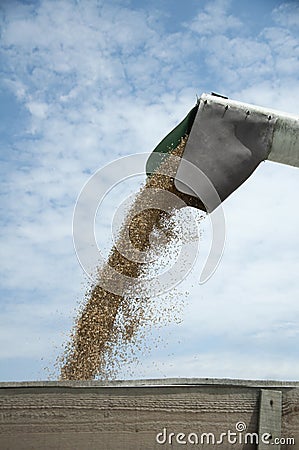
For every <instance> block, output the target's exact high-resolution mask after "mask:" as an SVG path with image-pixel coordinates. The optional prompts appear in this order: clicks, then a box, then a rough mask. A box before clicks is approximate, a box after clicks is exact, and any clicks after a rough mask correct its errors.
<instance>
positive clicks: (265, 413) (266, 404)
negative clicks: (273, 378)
mask: <svg viewBox="0 0 299 450" xmlns="http://www.w3.org/2000/svg"><path fill="white" fill-rule="evenodd" d="M281 416H282V392H281V391H275V390H268V389H262V390H261V400H260V417H259V445H258V450H267V449H269V445H271V448H273V449H276V450H280V443H277V444H276V442H277V441H276V439H278V440H280V438H281Z"/></svg>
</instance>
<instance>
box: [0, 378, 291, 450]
mask: <svg viewBox="0 0 299 450" xmlns="http://www.w3.org/2000/svg"><path fill="white" fill-rule="evenodd" d="M261 389H267V391H269V390H270V391H272V390H273V391H277V389H279V390H280V391H281V392H282V398H283V401H282V430H281V433H282V436H284V437H294V438H296V437H297V442H298V443H299V413H298V411H299V383H296V382H293V383H292V382H289V383H283V382H267V381H265V382H262V381H257V382H255V381H246V380H213V379H164V380H140V381H116V382H99V381H92V382H35V383H0V448H1V450H25V449H26V450H30V449H32V450H39V449H43V450H52V449H53V450H54V449H55V450H57V449H61V450H83V449H91V450H99V449H103V450H109V449H111V450H118V449H122V450H123V449H129V450H134V449H138V450H139V449H142V450H143V449H145V450H146V449H149V450H151V449H159V448H163V447H164V448H173V449H179V448H182V447H183V448H194V447H195V448H198V449H208V448H210V447H211V448H217V447H218V448H223V449H228V448H235V449H238V450H240V449H245V450H249V449H256V448H257V446H256V444H255V443H254V442H253V443H251V442H250V441H249V442H247V443H245V434H246V433H248V434H249V437H251V435H253V434H256V433H258V426H259V410H260V391H261ZM238 430H239V431H238ZM242 430H243V431H242ZM223 433H226V436H223V435H222V434H223ZM229 433H230V439H231V440H234V439H235V437H236V438H237V439H239V441H240V440H241V441H240V442H239V441H238V443H235V444H230V443H229V442H228V434H229ZM213 436H214V439H215V443H214V444H213V442H212V437H213ZM221 436H222V437H221ZM196 439H197V440H198V443H197V442H196ZM208 439H209V440H210V441H209V443H208ZM221 439H222V441H223V442H222V444H220V443H218V444H217V441H218V442H220V440H221ZM201 440H202V443H201ZM184 442H186V443H184ZM271 447H272V448H273V447H274V446H271ZM271 447H269V448H271ZM283 448H287V449H288V448H290V449H291V448H296V446H293V445H289V446H283ZM298 448H299V444H298Z"/></svg>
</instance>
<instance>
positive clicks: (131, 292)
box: [60, 137, 197, 380]
mask: <svg viewBox="0 0 299 450" xmlns="http://www.w3.org/2000/svg"><path fill="white" fill-rule="evenodd" d="M186 141H187V137H185V138H184V139H182V140H181V143H180V144H179V145H178V146H177V147H176V149H174V150H173V151H172V154H173V155H174V156H177V157H181V156H182V154H183V151H184V148H185V145H186ZM175 161H176V162H175V163H174V161H173V160H171V163H170V162H169V159H168V158H166V159H165V161H164V162H163V163H162V165H163V172H164V173H165V170H166V171H167V174H170V175H162V174H161V173H158V172H156V173H153V174H152V175H151V176H150V177H148V178H147V180H146V182H145V185H144V186H143V187H142V188H141V190H140V191H139V193H138V194H137V196H136V199H135V202H134V207H136V206H137V207H138V208H139V211H141V212H140V213H139V214H137V215H134V214H133V213H132V211H129V212H128V215H127V217H126V219H125V221H124V224H123V226H122V228H121V230H120V232H119V236H118V241H117V245H116V246H114V247H113V248H112V250H111V251H110V254H109V256H108V260H107V262H106V265H105V266H104V267H101V268H99V269H98V273H97V277H98V280H99V281H100V280H105V282H107V277H109V276H110V275H109V270H108V268H109V266H110V267H113V268H114V269H115V270H116V271H117V272H118V273H119V274H123V275H125V276H126V277H129V279H131V280H132V288H131V286H130V284H129V286H125V288H124V292H123V295H117V294H115V293H113V292H109V291H108V290H106V289H103V288H102V287H101V284H102V283H100V282H99V283H97V284H95V285H93V286H91V287H90V288H89V289H88V291H87V293H86V298H85V303H84V306H83V308H82V310H81V312H80V314H79V316H78V318H77V320H76V323H75V325H74V328H73V331H72V332H71V335H70V339H69V342H68V344H67V345H66V347H65V350H64V353H63V356H62V357H61V358H60V366H61V370H60V379H61V380H91V379H94V378H95V377H96V378H100V379H107V378H113V377H115V374H116V372H117V370H118V368H119V365H125V364H126V363H127V360H128V358H129V353H130V351H131V353H130V354H131V356H130V357H131V358H132V354H133V357H134V350H132V346H133V347H134V346H135V348H136V349H140V346H141V341H140V340H142V339H143V338H144V337H143V336H142V332H141V331H140V330H141V329H142V327H143V326H144V325H145V324H148V323H151V322H152V323H155V322H159V321H160V320H161V314H160V308H159V310H158V309H155V306H154V304H153V303H152V302H151V292H144V290H143V292H142V290H141V291H140V290H138V283H137V285H136V280H138V279H139V278H142V277H143V276H144V274H145V273H146V271H147V270H148V268H149V266H150V263H147V262H138V261H137V262H136V261H134V258H130V251H131V250H130V248H131V247H129V248H128V242H127V234H126V232H127V231H128V230H129V236H130V240H131V244H132V245H133V247H134V248H135V249H137V250H139V251H141V252H145V253H146V254H147V253H148V254H149V255H150V253H151V251H153V250H152V248H151V240H152V241H153V240H155V237H156V246H155V250H154V251H156V252H157V251H159V252H161V251H162V252H163V251H166V255H165V256H166V257H167V251H170V250H169V249H170V248H171V245H169V244H170V243H171V242H174V241H175V240H176V239H178V234H177V232H176V230H175V220H174V219H173V218H174V215H175V211H171V212H165V211H163V210H160V209H154V208H150V209H146V207H147V204H148V201H149V196H148V192H149V189H148V188H154V189H156V188H157V189H162V190H165V191H168V192H171V193H173V194H175V195H177V196H179V197H180V198H181V199H182V200H184V201H185V202H186V203H187V204H188V205H190V206H196V202H197V200H196V199H195V198H193V197H189V196H187V195H185V194H181V193H179V192H178V191H177V190H176V188H175V186H174V182H173V180H174V178H173V176H174V174H175V173H176V170H177V166H178V162H179V158H176V159H175ZM168 166H169V167H168ZM133 209H134V208H133ZM159 236H160V237H161V239H159ZM151 238H152V239H151ZM119 249H121V252H120V251H119ZM124 254H125V255H126V256H123V255H124ZM162 259H163V258H162ZM166 259H167V258H166ZM133 282H134V283H133ZM136 286H137V288H136ZM174 300H175V299H174ZM175 309H176V307H175V301H174V305H173V308H172V310H171V313H170V312H168V315H167V314H166V316H167V317H168V318H169V320H171V317H172V318H173V317H174V316H175ZM137 336H138V337H137ZM129 349H131V350H130V351H129Z"/></svg>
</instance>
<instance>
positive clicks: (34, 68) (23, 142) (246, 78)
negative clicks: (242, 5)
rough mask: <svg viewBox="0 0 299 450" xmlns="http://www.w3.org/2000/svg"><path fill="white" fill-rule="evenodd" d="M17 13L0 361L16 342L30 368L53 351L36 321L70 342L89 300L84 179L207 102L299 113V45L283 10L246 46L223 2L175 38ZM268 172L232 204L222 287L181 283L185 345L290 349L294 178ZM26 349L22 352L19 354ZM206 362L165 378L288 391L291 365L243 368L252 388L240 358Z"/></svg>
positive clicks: (104, 10) (124, 13) (98, 11)
mask: <svg viewBox="0 0 299 450" xmlns="http://www.w3.org/2000/svg"><path fill="white" fill-rule="evenodd" d="M14 6H15V7H14V8H13V7H7V9H6V18H5V23H4V27H3V32H2V46H3V52H4V53H3V54H4V58H5V73H4V74H3V78H2V79H3V82H4V83H5V86H6V87H7V88H8V89H10V90H11V91H12V92H13V93H14V94H15V96H16V98H17V100H18V101H19V105H20V110H21V111H22V112H23V113H24V116H26V117H28V116H29V119H28V120H27V122H26V126H25V128H23V129H20V131H19V134H18V136H17V137H16V138H15V141H14V143H13V147H9V148H8V149H7V150H9V160H8V163H7V165H6V167H7V168H8V169H7V171H6V172H5V180H4V181H5V192H6V196H5V198H2V201H3V211H4V215H3V216H4V217H5V223H4V226H3V236H4V239H3V245H2V251H3V257H2V258H1V261H0V263H1V270H2V274H3V275H2V282H3V283H2V286H3V288H5V289H6V290H8V291H9V290H10V291H9V292H11V293H13V296H14V297H13V298H14V300H13V301H12V303H11V304H10V303H8V304H7V311H6V313H5V315H3V320H4V323H6V326H5V327H4V328H3V331H2V339H3V340H5V347H6V348H7V342H13V344H12V348H13V349H14V350H12V353H14V355H15V356H20V355H21V353H22V352H23V354H24V355H27V356H28V357H29V356H34V357H36V355H37V354H38V353H39V352H42V349H45V348H46V347H47V340H48V338H49V334H48V331H45V332H43V330H42V328H40V327H36V322H37V321H38V320H39V318H38V317H37V316H40V318H41V317H44V318H47V317H49V316H51V314H54V313H53V311H56V309H57V308H58V311H60V312H61V314H62V315H63V318H64V325H62V326H61V327H62V328H63V327H65V329H66V328H67V327H69V321H68V322H67V323H66V320H67V316H68V314H69V315H70V314H71V311H72V310H73V307H74V305H75V301H76V299H75V297H76V294H77V295H78V296H81V294H82V287H81V285H80V283H81V281H82V271H81V269H80V267H79V265H78V264H77V261H76V258H75V254H74V251H73V246H72V238H71V221H72V211H73V206H74V203H75V200H76V197H77V195H78V193H79V191H80V189H81V187H82V185H83V183H84V182H85V181H87V178H88V177H89V173H88V172H90V171H91V172H92V171H95V170H96V169H98V167H100V166H101V165H103V164H105V163H106V162H108V161H111V160H112V159H115V158H117V157H118V156H120V155H124V154H130V153H137V152H139V151H149V150H151V149H152V148H153V147H154V146H155V145H156V144H157V142H158V141H159V139H162V138H163V137H164V136H165V134H166V133H168V132H169V130H170V129H171V128H172V127H173V126H175V125H176V123H177V122H178V121H179V120H180V119H181V118H182V117H183V116H184V115H185V114H186V113H187V111H188V109H189V108H191V107H192V106H193V104H194V101H195V94H196V93H197V94H199V95H200V94H201V90H202V89H203V90H206V89H208V90H209V89H211V90H212V89H213V90H220V91H221V90H223V93H224V94H225V93H228V94H229V95H231V96H232V97H234V98H235V99H238V100H243V101H247V102H252V103H256V104H260V105H263V106H268V107H273V108H276V109H282V110H286V111H289V112H293V113H298V103H299V94H298V67H297V66H298V36H297V35H296V30H295V23H296V22H295V17H296V16H295V15H293V16H292V14H293V13H291V9H290V8H291V7H290V5H289V6H287V5H284V6H283V5H282V6H281V7H279V8H277V9H276V10H275V11H274V13H273V14H274V16H273V17H274V19H275V20H276V23H278V24H279V26H274V24H270V23H267V24H265V27H264V29H262V30H261V33H260V34H252V33H250V30H249V29H246V30H244V27H243V24H242V21H241V19H240V18H239V17H237V15H236V14H235V13H234V14H233V13H231V10H232V9H233V8H232V4H231V2H228V1H221V0H219V1H214V2H206V3H205V6H201V5H199V9H198V11H196V14H195V19H193V20H191V21H190V23H187V24H184V27H180V26H178V29H177V30H176V31H175V32H173V33H172V32H167V31H165V30H164V29H163V27H162V25H161V23H160V22H159V17H158V16H157V13H153V12H149V10H148V9H145V8H144V9H141V8H140V9H139V10H138V11H137V10H133V9H130V8H129V7H125V6H123V5H116V4H113V3H112V4H107V3H106V4H102V3H99V2H93V1H90V2H84V6H83V4H81V3H78V2H77V3H76V4H74V3H73V2H71V1H67V0H65V1H57V2H51V3H50V2H47V1H41V2H40V3H39V5H38V6H34V7H33V6H24V5H21V4H17V3H15V4H14ZM33 9H34V14H33ZM272 25H273V26H272ZM245 33H246V34H245ZM216 86H217V89H216ZM214 87H215V89H214ZM4 145H5V146H6V143H4ZM7 145H8V144H7ZM13 155H17V157H15V156H13ZM10 158H11V159H10ZM268 167H269V168H268V169H265V170H263V171H262V170H259V171H258V172H257V173H256V174H255V175H253V177H252V178H250V180H248V183H246V184H245V185H243V186H242V187H241V188H240V190H239V191H238V193H235V194H233V196H232V197H231V198H230V199H228V201H227V202H226V203H225V209H226V214H227V220H228V242H227V250H226V253H225V255H224V258H223V262H222V265H221V266H220V268H219V269H218V272H217V273H216V275H215V278H213V279H212V280H211V282H209V283H208V284H207V285H206V286H203V287H200V288H198V285H197V284H195V282H194V279H193V280H192V279H191V278H189V279H188V280H186V284H185V285H184V286H185V287H186V288H187V287H188V283H194V284H195V287H194V288H193V289H190V291H191V294H190V309H187V310H186V318H185V320H186V322H185V323H186V327H185V328H184V327H182V328H181V330H180V332H181V333H182V335H183V336H187V335H188V333H189V332H190V335H191V336H195V338H194V339H195V341H197V339H202V338H203V333H205V334H206V335H211V336H214V337H215V334H216V333H215V329H216V328H217V331H218V332H219V333H222V334H223V335H224V334H225V333H229V334H230V336H231V339H235V340H238V339H240V340H246V339H248V335H249V334H250V333H251V334H252V336H253V337H252V339H253V340H255V341H254V342H257V341H258V340H259V342H265V345H266V342H268V341H271V339H274V337H275V327H279V330H280V335H281V338H282V340H283V342H284V343H285V344H286V343H287V342H288V339H290V336H291V337H292V336H295V337H297V334H296V333H297V331H296V327H295V326H294V325H292V326H291V325H290V320H291V321H292V320H293V319H292V317H295V318H296V317H297V316H298V308H297V303H296V298H298V284H297V283H296V281H295V280H294V273H295V272H296V271H297V263H296V255H297V253H298V250H297V249H298V245H299V244H298V237H297V235H296V230H297V229H298V226H297V225H296V224H297V221H298V217H297V214H296V211H295V208H294V204H296V192H297V191H298V176H297V175H298V174H297V173H295V172H294V171H293V170H296V169H291V168H284V169H281V168H279V167H278V166H277V165H276V166H275V168H273V167H274V166H268ZM271 167H272V168H271ZM264 193H265V194H264ZM107 209H108V207H107ZM106 212H107V211H106ZM106 212H105V213H106ZM107 217H109V214H108V212H107ZM248 224H250V227H249V226H248ZM280 230H281V231H280ZM280 232H281V233H282V234H279V233H280ZM278 236H279V237H278ZM279 251H280V253H279ZM195 280H196V283H197V277H195ZM281 286H283V289H282V288H281ZM280 288H281V289H280ZM31 294H32V298H30V295H31ZM10 295H12V294H10ZM199 296H200V297H201V298H200V300H199V299H198V297H199ZM24 297H25V298H26V301H28V305H27V306H25V305H23V304H22V298H24ZM41 299H42V301H40V300H41ZM43 301H47V302H48V306H47V307H45V306H44V304H43ZM4 302H5V300H4ZM269 305H271V308H270V313H269ZM232 311H234V314H232V313H231V312H232ZM54 316H55V314H54ZM12 317H16V319H15V320H14V321H13V323H10V321H11V318H12ZM223 318H225V319H226V320H225V321H224V320H223ZM25 319H26V320H25ZM249 319H250V320H249ZM280 319H281V321H280ZM245 320H246V322H245ZM54 322H55V319H54V317H53V323H54ZM279 324H280V325H279ZM51 326H53V325H51ZM263 327H264V328H265V329H263ZM281 327H282V328H283V329H282V328H281ZM54 328H55V325H54ZM31 329H32V330H33V331H32V333H31V331H30V330H31ZM190 330H191V331H190ZM288 330H290V331H288ZM55 333H56V331H55ZM288 333H289V334H288ZM22 334H23V335H26V336H27V340H28V345H27V344H26V346H25V347H26V348H25V347H22V346H19V342H21V340H22ZM37 335H39V336H41V341H40V342H41V344H40V345H36V344H35V339H36V337H37ZM56 338H57V335H56ZM57 340H59V338H57ZM246 342H247V343H248V342H249V341H248V340H247V341H246ZM193 345H194V341H193ZM290 345H291V347H292V346H293V345H294V344H293V341H292V342H291V344H290ZM186 347H187V344H186ZM208 351H209V349H207V354H206V355H204V356H202V357H201V358H200V359H199V361H198V362H196V363H193V362H192V358H193V356H192V353H190V354H188V356H186V357H185V358H183V359H180V358H177V359H176V360H175V361H173V364H175V365H176V364H185V369H183V368H182V369H181V372H180V371H176V370H174V369H171V370H170V369H169V371H168V372H167V373H168V374H169V376H170V374H176V375H178V374H179V373H182V375H183V374H186V372H188V371H189V369H190V373H189V372H188V375H190V376H191V375H192V374H194V376H198V375H199V374H200V375H202V376H205V374H206V375H207V376H217V374H218V375H219V376H234V377H236V376H242V377H243V375H244V377H250V376H252V377H255V376H259V375H260V376H262V377H263V376H267V374H270V375H271V374H272V375H271V376H277V377H286V376H287V372H288V370H290V367H291V358H289V359H287V360H285V361H286V362H285V365H280V366H279V367H277V368H276V369H275V367H274V365H273V363H272V362H269V363H267V364H266V366H265V370H264V372H262V369H259V364H260V359H259V357H256V358H254V357H253V356H250V364H252V368H253V369H252V371H251V372H247V373H246V366H245V359H246V358H245V356H240V355H239V354H238V352H237V351H235V353H234V352H233V351H231V353H230V352H228V353H227V356H221V355H220V354H219V352H215V351H214V349H210V354H208ZM271 351H272V352H273V349H272V350H271ZM186 354H187V350H186ZM272 354H273V353H272ZM3 356H4V355H3V354H2V357H3ZM6 356H9V355H6ZM273 358H274V359H275V358H278V355H277V354H275V355H274V356H273ZM190 359H191V362H190ZM228 360H229V361H231V362H230V363H227V362H226V361H228ZM188 361H189V362H188ZM269 361H270V356H269ZM220 366H221V367H220ZM174 367H175V366H174ZM238 367H239V368H238ZM221 368H222V369H223V370H222V369H221ZM234 368H235V369H234ZM247 368H248V364H247ZM149 373H155V372H149ZM289 373H292V374H293V373H294V375H296V374H297V368H296V369H294V371H293V372H289ZM296 376H297V375H296Z"/></svg>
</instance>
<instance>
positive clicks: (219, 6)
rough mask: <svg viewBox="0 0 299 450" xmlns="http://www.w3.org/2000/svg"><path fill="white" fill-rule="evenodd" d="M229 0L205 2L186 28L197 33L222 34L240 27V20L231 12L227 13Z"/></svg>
mask: <svg viewBox="0 0 299 450" xmlns="http://www.w3.org/2000/svg"><path fill="white" fill-rule="evenodd" d="M230 4H231V2H230V1H228V0H214V1H212V2H207V3H206V4H205V6H204V11H203V12H200V13H199V14H198V15H197V16H196V17H195V19H193V20H192V22H191V24H186V28H188V29H191V30H192V31H195V32H196V33H198V34H199V35H208V36H210V35H214V34H215V33H217V34H218V33H221V34H222V35H224V34H225V33H226V32H228V31H232V30H236V29H240V28H241V26H242V22H241V21H240V20H239V19H238V18H237V17H235V16H233V15H232V14H228V9H229V6H230Z"/></svg>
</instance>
